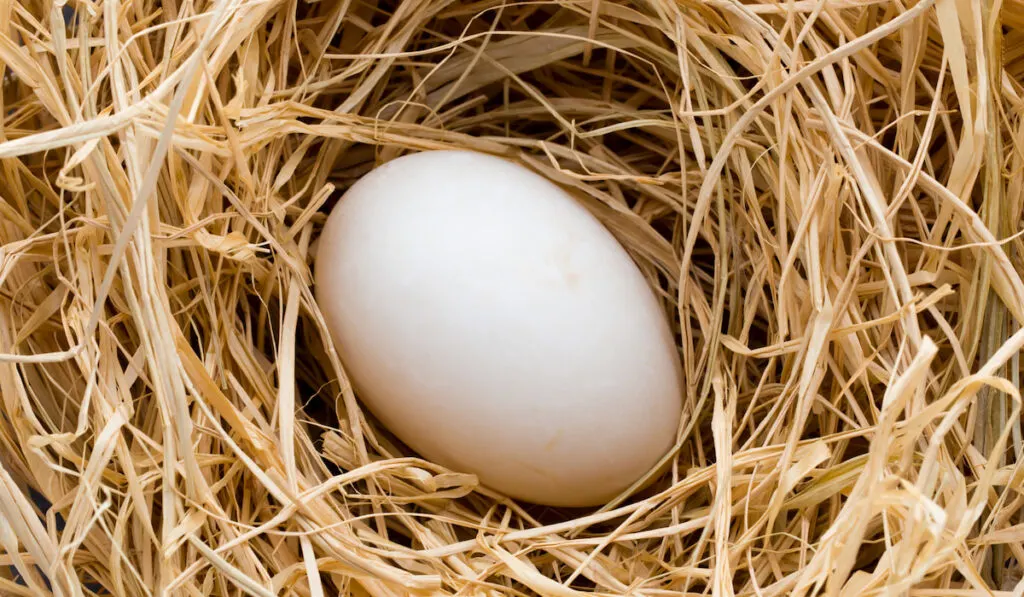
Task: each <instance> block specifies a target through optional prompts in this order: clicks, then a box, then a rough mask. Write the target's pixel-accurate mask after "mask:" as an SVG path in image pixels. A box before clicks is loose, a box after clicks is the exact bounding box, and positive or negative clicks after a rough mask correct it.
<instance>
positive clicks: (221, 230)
mask: <svg viewBox="0 0 1024 597" xmlns="http://www.w3.org/2000/svg"><path fill="white" fill-rule="evenodd" d="M1021 14H1024V4H1022V3H1021V2H1020V0H1002V1H1000V0H981V1H979V2H957V1H955V0H916V1H912V2H895V1H892V0H863V1H862V0H828V1H822V2H818V1H808V0H788V1H785V2H774V1H768V0H764V1H758V0H744V1H743V2H739V1H735V0H714V1H709V2H685V1H683V2H656V1H653V0H650V1H642V2H641V1H638V2H610V1H601V0H560V1H548V0H545V1H527V2H502V1H499V0H480V1H474V2H471V1H465V2H463V1H451V0H417V1H412V0H406V1H397V2H367V1H362V0H341V1H337V2H328V1H325V0H321V1H309V0H194V1H182V0H163V1H157V0H138V1H135V2H124V1H123V0H104V1H103V2H88V1H85V0H74V1H68V2H65V1H63V0H58V1H56V2H51V1H43V0H19V1H16V2H15V1H11V0H0V64H2V67H3V96H2V98H0V104H2V106H0V114H2V115H3V119H2V123H3V124H2V128H0V168H2V173H0V594H3V595H41V594H53V595H60V596H65V597H70V596H78V595H83V596H84V595H115V596H118V597H122V596H136V595H261V596H262V595H300V596H310V597H319V596H321V595H335V594H344V595H356V596H366V595H369V596H373V597H391V596H399V595H459V596H470V595H472V596H485V595H486V596H498V595H565V596H576V595H583V594H597V595H637V596H639V595H644V596H651V597H655V596H662V595H666V596H667V595H673V596H675V595H714V596H716V597H725V596H730V595H736V596H750V597H754V596H757V597H774V596H783V595H796V596H807V595H828V596H830V597H846V596H851V595H857V596H867V595H908V596H913V597H967V596H975V595H978V596H980V595H1000V596H1007V597H1009V596H1016V597H1019V596H1021V595H1024V581H1022V578H1024V548H1022V547H1021V543H1022V540H1024V494H1022V493H1021V491H1020V487H1022V485H1024V469H1021V467H1020V463H1021V462H1022V460H1021V459H1022V454H1024V432H1022V425H1021V408H1020V389H1019V388H1020V384H1021V373H1020V354H1021V350H1022V349H1024V331H1021V330H1022V327H1021V323H1022V321H1024V280H1022V271H1024V267H1022V264H1021V255H1022V254H1024V238H1022V236H1021V231H1022V221H1021V214H1022V213H1024V205H1022V202H1021V197H1022V192H1024V150H1022V148H1024V124H1022V120H1021V111H1022V108H1024V99H1022V98H1024V86H1022V84H1021V80H1022V79H1021V77H1022V75H1024V52H1021V50H1020V47H1021V42H1022V40H1024V19H1022V18H1021V16H1020V15H1021ZM451 148H460V149H469V150H475V151H480V152H485V153H490V154H493V155H498V156H501V157H504V158H506V159H509V160H512V161H515V162H518V163H521V164H523V165H525V166H526V167H528V168H531V169H533V170H534V171H536V172H538V173H540V174H542V175H544V176H546V177H548V178H549V179H550V180H552V181H554V182H556V183H558V184H559V185H561V186H562V187H563V188H565V189H566V190H567V191H568V192H569V193H570V194H572V196H573V197H574V198H576V199H577V200H578V201H580V202H581V203H582V204H583V205H585V206H586V207H587V208H588V209H590V210H591V211H592V212H593V213H595V214H596V215H597V216H598V217H599V218H600V219H601V221H602V222H603V223H604V224H605V225H606V226H607V227H608V228H609V229H610V230H611V231H612V232H613V233H614V234H615V235H616V237H617V238H618V239H619V241H620V242H621V243H622V244H623V246H624V247H625V248H626V249H627V250H628V251H629V253H630V255H632V256H633V258H634V259H635V261H636V262H637V264H638V265H639V266H640V268H641V270H642V271H643V273H644V275H645V276H646V277H647V279H648V280H649V282H650V284H651V287H652V288H653V289H654V290H655V291H656V293H657V295H658V297H659V298H660V300H661V302H662V305H663V307H664V309H665V314H666V317H667V318H668V320H669V321H670V322H671V324H672V327H673V330H674V331H675V333H676V337H677V340H678V343H679V356H680V360H681V362H682V364H683V368H684V371H685V382H686V383H685V391H684V393H683V395H682V396H680V400H681V401H682V402H683V405H684V417H683V418H682V419H681V420H680V421H679V433H678V436H677V437H678V440H677V443H676V445H675V446H674V447H673V449H672V451H671V452H670V453H669V454H667V455H666V456H665V459H664V460H663V464H664V465H665V466H663V467H661V468H659V469H657V470H652V472H651V473H650V475H648V477H645V479H641V480H638V482H637V484H636V485H635V488H634V489H636V491H633V490H631V491H629V492H626V493H624V494H623V495H621V496H618V497H617V498H616V499H614V500H612V501H611V502H609V503H608V504H606V505H605V506H604V507H602V508H595V509H590V510H559V509H553V508H546V507H543V506H537V505H532V504H525V503H517V502H514V501H512V500H509V499H508V498H506V497H504V496H502V495H500V494H497V493H495V492H493V491H491V490H489V489H488V488H486V487H483V486H481V485H479V483H478V481H477V479H476V477H474V476H472V475H468V474H464V473H463V472H461V471H450V470H446V469H445V468H443V467H441V466H439V465H437V464H436V463H432V462H429V461H426V460H424V459H422V458H420V457H419V456H417V455H416V454H415V453H413V452H411V451H409V450H408V449H407V448H406V447H404V446H403V445H402V444H401V443H400V442H399V441H398V440H397V439H396V438H394V437H393V436H391V435H390V434H389V433H388V431H387V430H386V429H384V428H383V427H382V426H381V425H380V424H379V423H378V422H377V421H376V420H375V419H374V418H373V417H372V416H371V415H369V413H368V412H366V411H365V410H364V409H363V407H362V405H361V403H360V401H359V396H357V395H356V394H355V393H354V392H353V390H352V388H351V386H350V384H349V383H348V380H347V379H348V378H347V376H346V373H345V369H344V363H343V362H342V361H341V359H340V358H339V356H338V352H337V350H336V348H337V347H335V346H334V345H333V343H332V342H331V341H330V339H329V335H328V332H327V329H326V324H325V321H324V319H323V317H322V315H321V313H320V310H319V308H318V305H317V304H316V301H315V299H314V296H313V292H312V288H311V284H312V281H313V278H312V275H311V274H312V267H313V265H314V263H315V258H316V240H317V238H318V235H319V233H320V230H321V228H322V226H323V223H324V220H325V217H326V214H327V213H328V212H329V211H330V209H331V208H332V207H333V206H334V205H335V204H336V203H337V201H338V199H339V198H340V197H341V195H342V194H343V193H344V191H345V189H347V188H348V187H349V186H350V185H351V184H352V183H353V182H354V181H355V180H357V179H358V178H359V177H360V176H362V175H363V174H365V173H366V172H368V171H370V170H371V169H372V168H374V167H376V166H378V165H380V164H382V163H384V162H386V161H388V160H390V159H394V158H395V157H398V156H400V155H404V154H407V153H410V152H416V151H429V150H435V149H451ZM496 424H500V423H496ZM481 441H486V438H483V439H481ZM647 481H651V483H650V484H649V485H645V483H646V482H647Z"/></svg>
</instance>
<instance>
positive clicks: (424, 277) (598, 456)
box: [316, 151, 681, 506]
mask: <svg viewBox="0 0 1024 597" xmlns="http://www.w3.org/2000/svg"><path fill="white" fill-rule="evenodd" d="M316 296H317V302H318V304H319V306H320V308H321V310H322V311H323V313H324V316H325V317H326V321H327V324H328V327H329V329H330V330H331V334H332V336H333V338H334V341H335V345H336V347H337V348H338V350H339V352H340V354H341V357H342V361H343V364H344V367H345V369H346V371H347V373H348V374H349V375H350V377H351V378H352V380H353V382H354V385H355V387H356V389H357V392H358V395H359V397H360V398H361V400H363V401H364V403H365V404H366V405H367V406H368V407H369V409H370V410H371V411H372V412H373V413H374V414H375V415H376V416H377V417H378V418H379V419H380V420H381V421H382V422H383V423H384V425H386V426H387V428H388V429H390V430H391V431H392V432H393V433H394V434H395V435H396V436H397V437H398V438H399V439H401V440H402V441H403V442H405V443H406V444H408V445H409V446H410V447H411V448H413V449H414V450H416V451H417V452H419V453H420V454H421V455H422V456H424V457H426V458H428V459H430V460H432V461H434V462H437V463H439V464H442V465H445V466H447V467H449V468H451V469H453V470H456V471H461V472H469V473H474V474H476V475H477V476H478V477H479V479H480V481H481V482H482V483H483V484H484V485H486V486H488V487H490V488H492V489H494V490H497V491H499V492H503V493H504V494H506V495H508V496H511V497H514V498H519V499H522V500H526V501H531V502H537V503H542V504H549V505H555V506H592V505H597V504H601V503H603V502H605V501H607V500H608V499H610V498H612V497H614V496H616V495H617V494H618V493H620V492H621V491H623V490H625V489H627V488H628V487H629V486H630V485H631V484H632V483H634V482H635V481H636V480H637V479H638V478H639V477H641V476H642V475H643V474H644V473H645V472H647V471H648V470H650V469H651V467H652V466H654V465H655V464H656V463H657V461H658V460H659V459H660V458H661V457H662V456H663V455H664V454H665V453H666V451H667V450H668V449H669V448H670V447H671V446H672V444H673V443H674V439H675V434H676V430H677V427H678V425H679V422H680V411H681V388H680V385H681V380H680V369H679V353H678V351H677V350H676V347H675V343H674V341H673V338H672V335H671V333H670V331H669V328H668V325H667V323H666V320H665V315H664V312H663V311H662V309H661V307H660V306H659V304H658V301H657V300H656V298H655V295H654V293H653V292H652V290H651V289H650V287H649V286H648V284H647V282H646V280H645V278H644V277H643V275H642V274H641V272H640V270H639V269H638V268H637V266H636V264H635V263H633V261H632V259H631V258H630V257H629V255H628V254H627V252H626V251H625V250H624V249H623V247H622V246H621V245H619V243H618V242H617V241H616V240H615V238H614V237H613V236H612V234H611V233H610V232H609V231H608V230H607V229H606V228H605V227H604V226H603V225H602V224H601V223H600V222H599V221H598V220H597V218H595V217H594V216H593V215H592V214H591V213H590V212H588V211H587V210H586V209H585V208H584V207H582V206H581V205H580V204H578V203H577V202H576V201H575V200H574V199H573V198H572V197H571V196H569V195H568V194H567V193H566V192H565V191H563V190H562V189H561V188H560V187H558V186H556V185H555V184H553V183H551V182H550V181H548V180H547V179H545V178H544V177H542V176H540V175H538V174H536V173H534V172H532V171H530V170H528V169H526V168H524V167H522V166H519V165H517V164H514V163H512V162H508V161H505V160H503V159H500V158H497V157H493V156H488V155H484V154H479V153H473V152H463V151H432V152H424V153H418V154H413V155H408V156H405V157H401V158H398V159H395V160H393V161H391V162H389V163H387V164H385V165H383V166H381V167H379V168H377V169H375V170H373V171H372V172H370V173H369V174H367V175H366V176H365V177H363V178H362V179H360V180H359V181H358V182H357V183H356V184H355V185H353V186H352V188H351V189H350V190H349V191H348V192H347V193H346V194H345V196H344V197H343V198H342V200H341V201H340V202H339V204H338V206H337V207H336V208H335V209H334V210H333V212H332V213H331V215H330V216H329V218H328V220H327V224H326V225H325V227H324V230H323V234H322V235H321V238H320V241H319V246H318V251H317V263H316Z"/></svg>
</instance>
